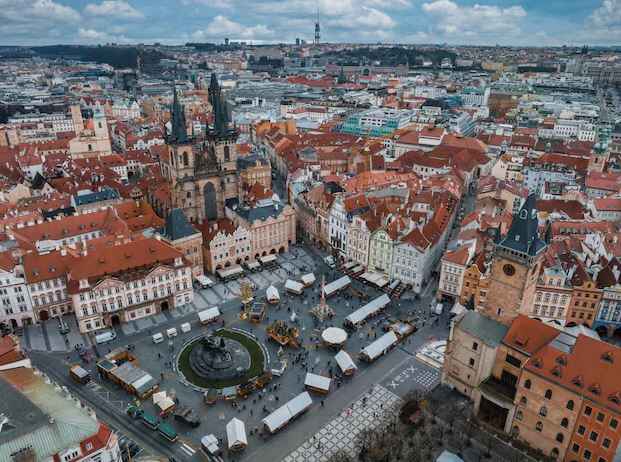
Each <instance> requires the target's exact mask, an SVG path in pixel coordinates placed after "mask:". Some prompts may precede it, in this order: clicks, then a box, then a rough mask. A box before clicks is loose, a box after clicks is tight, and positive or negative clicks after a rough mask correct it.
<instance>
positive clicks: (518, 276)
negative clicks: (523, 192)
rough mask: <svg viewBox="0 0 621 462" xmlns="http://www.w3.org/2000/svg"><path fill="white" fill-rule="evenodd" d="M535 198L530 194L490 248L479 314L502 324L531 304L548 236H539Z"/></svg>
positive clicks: (527, 309)
mask: <svg viewBox="0 0 621 462" xmlns="http://www.w3.org/2000/svg"><path fill="white" fill-rule="evenodd" d="M538 225H539V222H538V219H537V209H536V208H535V195H534V194H531V195H529V196H528V198H527V199H526V202H524V205H523V206H522V208H521V209H520V211H519V212H518V213H517V214H515V215H514V216H513V222H512V223H511V227H510V228H509V232H508V233H507V236H506V237H505V238H504V239H502V240H501V241H500V242H498V243H497V244H496V246H495V248H494V254H493V258H492V266H491V272H490V276H489V288H488V290H487V296H486V297H485V302H484V303H483V304H482V305H483V306H482V311H483V312H484V313H485V314H486V315H487V316H489V317H491V318H493V319H496V320H498V321H500V322H503V323H509V322H511V321H512V320H513V319H514V318H515V317H516V316H517V315H518V314H519V313H520V312H522V313H529V312H530V311H531V310H530V307H528V306H526V305H528V304H531V303H532V302H533V297H534V293H535V287H536V285H537V278H538V276H539V271H540V269H541V260H542V259H543V255H544V253H545V250H546V248H547V246H548V243H549V236H548V235H547V233H546V238H545V240H544V239H541V238H540V236H539V229H538V227H539V226H538Z"/></svg>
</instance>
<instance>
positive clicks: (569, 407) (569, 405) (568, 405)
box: [567, 399, 574, 411]
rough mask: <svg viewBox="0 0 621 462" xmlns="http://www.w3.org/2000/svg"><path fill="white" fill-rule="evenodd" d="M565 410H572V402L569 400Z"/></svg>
mask: <svg viewBox="0 0 621 462" xmlns="http://www.w3.org/2000/svg"><path fill="white" fill-rule="evenodd" d="M567 409H569V410H570V411H573V410H574V402H573V401H572V400H571V399H570V400H569V401H567Z"/></svg>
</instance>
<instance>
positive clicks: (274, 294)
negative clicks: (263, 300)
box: [265, 286, 280, 300]
mask: <svg viewBox="0 0 621 462" xmlns="http://www.w3.org/2000/svg"><path fill="white" fill-rule="evenodd" d="M265 296H266V297H267V299H268V300H280V294H279V293H278V289H277V288H276V287H274V286H269V287H268V288H267V290H266V291H265Z"/></svg>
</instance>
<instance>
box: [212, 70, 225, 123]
mask: <svg viewBox="0 0 621 462" xmlns="http://www.w3.org/2000/svg"><path fill="white" fill-rule="evenodd" d="M209 102H210V103H211V108H212V111H213V116H214V126H213V128H214V131H215V132H216V133H218V134H224V133H225V132H226V131H227V130H228V128H229V114H228V111H227V108H226V102H225V101H224V99H223V98H222V91H221V89H220V84H218V78H217V77H216V74H215V73H212V74H211V82H210V83H209Z"/></svg>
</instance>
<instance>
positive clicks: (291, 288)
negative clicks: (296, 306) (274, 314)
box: [285, 279, 304, 295]
mask: <svg viewBox="0 0 621 462" xmlns="http://www.w3.org/2000/svg"><path fill="white" fill-rule="evenodd" d="M285 289H286V290H287V292H291V293H293V294H296V295H301V294H302V292H304V285H303V284H302V283H300V282H298V281H294V280H293V279H287V281H286V282H285Z"/></svg>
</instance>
